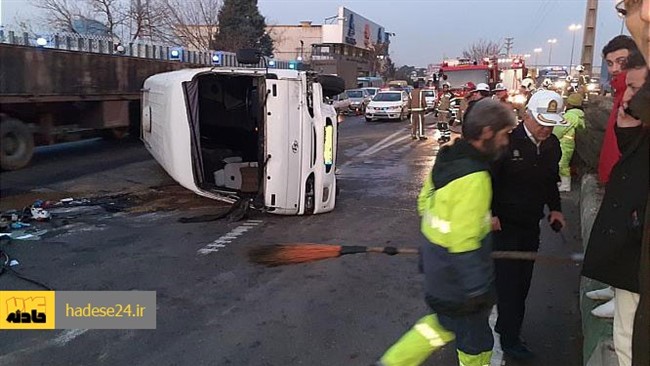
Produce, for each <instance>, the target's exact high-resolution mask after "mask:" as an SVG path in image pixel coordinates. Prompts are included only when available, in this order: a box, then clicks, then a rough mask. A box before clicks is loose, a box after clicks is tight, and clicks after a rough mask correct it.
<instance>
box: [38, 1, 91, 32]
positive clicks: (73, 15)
mask: <svg viewBox="0 0 650 366" xmlns="http://www.w3.org/2000/svg"><path fill="white" fill-rule="evenodd" d="M79 3H80V1H78V0H70V1H68V0H32V1H31V4H32V5H33V6H34V7H36V8H39V9H42V10H44V11H45V13H46V14H47V17H46V19H47V23H48V24H49V25H50V26H52V27H54V28H55V29H57V30H61V31H64V32H72V33H77V31H76V30H75V27H74V24H73V22H74V20H75V19H77V18H78V17H79V16H80V15H81V14H82V13H83V11H82V9H81V8H80V7H79V5H80V4H79Z"/></svg>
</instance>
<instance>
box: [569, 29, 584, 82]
mask: <svg viewBox="0 0 650 366" xmlns="http://www.w3.org/2000/svg"><path fill="white" fill-rule="evenodd" d="M581 28H582V25H580V24H571V25H570V26H569V30H570V31H571V32H572V33H573V42H572V43H571V63H570V64H569V74H571V69H572V68H573V49H574V48H575V45H576V31H577V30H578V29H581Z"/></svg>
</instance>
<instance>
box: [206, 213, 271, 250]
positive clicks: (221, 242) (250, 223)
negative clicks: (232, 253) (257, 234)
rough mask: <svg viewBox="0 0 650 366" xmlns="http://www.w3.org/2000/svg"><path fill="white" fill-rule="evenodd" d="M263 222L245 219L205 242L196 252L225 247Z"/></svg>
mask: <svg viewBox="0 0 650 366" xmlns="http://www.w3.org/2000/svg"><path fill="white" fill-rule="evenodd" d="M263 222H264V221H262V220H247V221H246V222H244V223H243V224H241V225H239V226H237V227H236V228H234V229H232V230H230V231H229V232H228V233H226V234H224V235H222V236H220V237H219V238H218V239H216V240H214V241H213V242H211V243H209V244H207V245H206V246H205V247H203V248H201V249H199V250H198V251H197V252H198V253H199V254H203V255H206V254H210V253H214V252H218V251H219V249H223V248H225V247H226V246H227V245H228V244H230V243H232V241H233V240H235V239H237V238H238V237H239V236H241V235H243V234H245V233H246V232H247V231H248V230H250V229H252V228H254V227H255V226H257V225H259V224H261V223H263Z"/></svg>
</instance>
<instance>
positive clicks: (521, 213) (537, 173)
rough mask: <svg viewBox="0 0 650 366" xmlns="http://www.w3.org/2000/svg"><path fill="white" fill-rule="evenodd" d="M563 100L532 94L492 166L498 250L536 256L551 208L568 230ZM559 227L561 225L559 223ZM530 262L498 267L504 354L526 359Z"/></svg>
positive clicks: (554, 219) (499, 323)
mask: <svg viewBox="0 0 650 366" xmlns="http://www.w3.org/2000/svg"><path fill="white" fill-rule="evenodd" d="M562 111H563V100H562V97H561V96H560V95H559V94H557V93H555V92H552V91H548V90H540V91H538V92H536V93H535V94H533V96H532V97H531V98H530V101H529V102H528V105H527V106H526V113H525V115H524V120H523V122H522V123H520V124H519V126H517V128H515V129H514V130H513V131H512V133H511V134H510V145H509V148H508V152H507V153H506V154H504V155H503V156H502V157H501V158H500V159H499V160H497V161H495V162H494V163H493V164H492V168H491V171H492V179H493V181H492V184H493V190H494V195H493V200H492V215H493V218H492V227H493V230H494V249H495V250H506V251H527V252H530V251H532V252H535V251H537V249H538V248H539V235H540V227H539V222H540V219H541V218H542V217H543V216H544V206H548V209H549V212H550V215H549V224H552V225H553V226H552V227H554V228H557V226H565V221H564V216H563V215H562V208H561V204H560V193H559V191H558V186H557V182H558V181H559V180H560V179H559V176H558V170H559V165H558V164H559V162H560V157H561V155H562V151H561V150H560V142H559V141H558V139H557V137H555V135H553V133H552V131H553V127H554V126H557V125H565V124H567V122H566V121H565V120H564V118H563V117H562V114H561V113H562ZM556 222H557V223H556ZM533 264H534V262H532V261H504V260H496V261H495V273H496V287H497V293H498V302H497V309H498V314H499V316H498V319H497V323H496V327H495V330H496V331H497V332H498V333H499V334H500V335H501V347H502V349H503V351H504V353H505V354H506V355H508V356H510V357H512V358H516V359H528V358H531V357H533V353H532V352H531V351H530V350H529V349H528V348H527V346H526V345H525V343H524V342H522V340H521V338H520V331H521V324H522V321H523V319H524V312H525V307H526V306H525V305H526V296H527V295H528V289H529V288H530V281H531V278H532V274H533Z"/></svg>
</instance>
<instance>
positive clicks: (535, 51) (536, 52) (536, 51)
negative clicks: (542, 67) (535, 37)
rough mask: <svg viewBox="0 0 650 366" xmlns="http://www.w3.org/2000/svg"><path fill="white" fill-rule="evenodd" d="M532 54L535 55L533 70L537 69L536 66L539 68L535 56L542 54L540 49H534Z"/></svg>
mask: <svg viewBox="0 0 650 366" xmlns="http://www.w3.org/2000/svg"><path fill="white" fill-rule="evenodd" d="M533 52H534V53H535V68H537V66H539V64H538V63H537V56H538V55H539V54H540V53H541V52H542V49H541V48H535V49H534V50H533Z"/></svg>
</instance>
